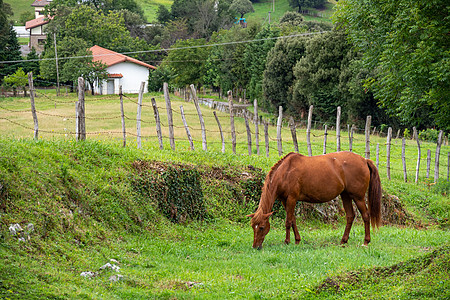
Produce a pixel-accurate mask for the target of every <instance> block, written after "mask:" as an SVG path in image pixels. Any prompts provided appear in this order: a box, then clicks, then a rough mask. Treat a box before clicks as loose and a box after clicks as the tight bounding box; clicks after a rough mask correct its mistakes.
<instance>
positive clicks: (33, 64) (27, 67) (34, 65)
mask: <svg viewBox="0 0 450 300" xmlns="http://www.w3.org/2000/svg"><path fill="white" fill-rule="evenodd" d="M23 68H24V71H25V73H29V72H33V77H37V76H38V75H39V55H38V54H37V53H36V49H34V47H32V48H31V51H30V53H28V54H27V57H26V61H25V62H23Z"/></svg>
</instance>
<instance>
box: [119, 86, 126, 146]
mask: <svg viewBox="0 0 450 300" xmlns="http://www.w3.org/2000/svg"><path fill="white" fill-rule="evenodd" d="M119 96H120V117H121V120H122V134H123V146H124V147H125V146H126V145H127V133H126V130H125V113H124V110H123V95H122V85H120V86H119Z"/></svg>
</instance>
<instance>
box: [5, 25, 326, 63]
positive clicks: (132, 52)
mask: <svg viewBox="0 0 450 300" xmlns="http://www.w3.org/2000/svg"><path fill="white" fill-rule="evenodd" d="M327 32H328V31H318V32H307V33H298V34H291V35H285V36H277V37H267V38H262V39H254V40H244V41H234V42H226V43H214V44H205V45H197V46H186V47H178V48H162V49H154V50H143V51H131V52H123V53H119V52H116V53H111V54H100V55H95V57H100V56H110V55H117V53H119V54H123V55H127V54H143V53H155V52H167V51H174V50H185V49H196V48H206V47H218V46H226V45H237V44H246V43H255V42H263V41H268V40H278V39H287V38H293V37H301V36H310V35H316V34H324V33H327ZM88 57H94V55H82V56H68V57H59V58H58V60H62V59H78V58H88ZM46 60H56V58H55V57H53V58H39V59H28V60H9V61H0V64H7V63H20V62H36V61H46Z"/></svg>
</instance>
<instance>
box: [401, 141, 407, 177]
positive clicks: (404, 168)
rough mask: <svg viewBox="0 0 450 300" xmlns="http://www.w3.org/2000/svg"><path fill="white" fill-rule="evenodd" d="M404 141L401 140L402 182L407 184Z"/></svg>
mask: <svg viewBox="0 0 450 300" xmlns="http://www.w3.org/2000/svg"><path fill="white" fill-rule="evenodd" d="M405 148H406V139H405V137H403V138H402V165H403V180H404V181H405V182H408V177H407V174H406V157H405Z"/></svg>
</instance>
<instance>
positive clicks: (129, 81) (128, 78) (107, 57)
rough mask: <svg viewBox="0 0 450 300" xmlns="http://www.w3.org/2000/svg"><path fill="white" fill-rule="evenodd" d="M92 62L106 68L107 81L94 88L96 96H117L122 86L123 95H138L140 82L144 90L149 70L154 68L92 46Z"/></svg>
mask: <svg viewBox="0 0 450 300" xmlns="http://www.w3.org/2000/svg"><path fill="white" fill-rule="evenodd" d="M89 50H91V51H92V55H93V61H100V62H102V63H104V64H105V65H106V66H107V69H106V70H107V71H108V80H105V81H103V82H102V83H100V84H96V85H95V86H94V92H95V93H97V94H102V95H106V94H118V93H119V86H122V92H123V93H138V92H139V89H140V86H141V82H143V81H144V82H145V89H144V91H146V90H147V86H148V75H149V72H150V69H156V67H154V66H152V65H149V64H147V63H145V62H142V61H140V60H137V59H135V58H132V57H129V56H126V55H124V54H121V53H117V52H114V51H111V50H108V49H105V48H102V47H100V46H97V45H95V46H93V47H91V48H90V49H89Z"/></svg>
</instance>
